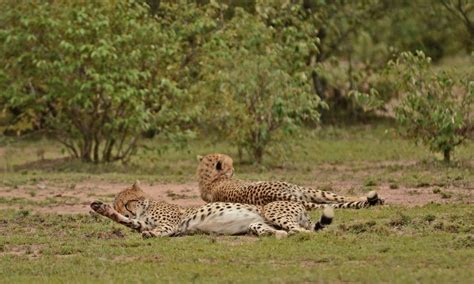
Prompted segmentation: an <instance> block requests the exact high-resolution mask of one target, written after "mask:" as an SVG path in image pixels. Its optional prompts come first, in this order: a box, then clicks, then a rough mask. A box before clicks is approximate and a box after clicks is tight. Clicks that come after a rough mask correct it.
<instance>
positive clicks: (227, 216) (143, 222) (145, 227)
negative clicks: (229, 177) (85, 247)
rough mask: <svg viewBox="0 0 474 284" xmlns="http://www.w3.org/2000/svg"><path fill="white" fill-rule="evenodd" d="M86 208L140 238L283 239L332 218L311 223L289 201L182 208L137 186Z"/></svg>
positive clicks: (330, 215)
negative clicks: (241, 236)
mask: <svg viewBox="0 0 474 284" xmlns="http://www.w3.org/2000/svg"><path fill="white" fill-rule="evenodd" d="M90 206H91V208H92V209H93V210H94V211H95V212H97V213H99V214H101V215H103V216H105V217H108V218H110V219H112V220H113V221H115V222H117V223H119V224H122V225H125V226H127V227H129V228H132V229H134V230H136V231H138V232H140V233H142V236H143V237H144V238H150V237H172V236H180V235H190V234H194V233H198V232H200V233H207V234H211V233H214V234H221V235H238V234H246V233H251V234H255V235H257V236H265V235H273V236H275V237H277V238H284V237H286V236H287V235H288V234H294V233H298V232H311V231H319V230H321V229H323V228H324V227H326V226H327V225H329V224H331V222H332V220H333V217H334V210H333V209H332V208H326V209H325V210H324V211H323V214H322V216H321V218H320V220H319V221H318V222H315V223H312V222H311V221H310V218H309V216H308V214H307V212H306V210H305V208H304V206H303V205H302V204H301V203H298V202H293V201H276V202H271V203H269V204H267V205H265V206H256V205H250V204H241V203H226V202H212V203H208V204H206V205H203V206H200V207H193V208H183V207H180V206H178V205H175V204H169V203H167V202H164V201H155V200H152V199H151V198H149V196H147V195H146V194H145V192H144V191H143V190H142V189H141V188H140V186H139V183H138V182H135V183H134V184H133V185H132V186H131V187H129V188H127V189H125V190H123V191H121V192H120V193H119V194H117V196H116V198H115V200H114V203H113V207H112V206H110V205H108V204H105V203H102V202H100V201H95V202H92V203H91V205H90Z"/></svg>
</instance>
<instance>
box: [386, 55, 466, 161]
mask: <svg viewBox="0 0 474 284" xmlns="http://www.w3.org/2000/svg"><path fill="white" fill-rule="evenodd" d="M430 61H431V60H430V58H429V57H426V56H425V55H424V54H423V53H422V52H417V53H416V54H412V53H410V52H405V53H402V54H401V55H400V57H399V58H398V59H397V60H396V61H392V62H390V63H389V67H390V70H391V71H392V72H394V73H395V74H396V75H397V76H398V78H399V79H400V81H399V87H400V91H401V92H403V93H404V96H403V97H402V98H401V101H400V104H399V105H398V107H397V108H396V118H397V120H398V122H399V123H400V124H401V126H402V134H404V135H406V136H407V137H410V138H415V139H416V140H417V141H420V142H422V143H423V144H425V145H427V146H428V147H429V148H430V150H431V151H434V152H441V153H443V156H444V161H445V162H449V161H450V160H451V153H452V152H453V150H454V149H455V147H456V146H458V145H460V144H462V143H463V142H464V141H465V140H466V139H468V138H469V137H470V135H471V134H472V131H473V130H474V124H473V122H474V121H473V113H474V111H473V107H474V104H473V102H474V82H473V81H471V82H468V81H466V80H458V79H456V78H453V77H452V76H450V75H449V74H448V73H447V72H440V73H435V72H433V71H432V70H431V69H430Z"/></svg>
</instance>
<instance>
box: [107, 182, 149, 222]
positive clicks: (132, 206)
mask: <svg viewBox="0 0 474 284" xmlns="http://www.w3.org/2000/svg"><path fill="white" fill-rule="evenodd" d="M145 197H147V195H146V193H145V192H144V191H143V190H142V189H141V188H140V182H139V181H138V180H137V181H136V182H135V183H134V184H133V185H132V186H131V187H129V188H127V189H124V190H122V191H121V192H119V193H118V194H117V195H116V196H115V200H114V209H115V210H116V211H117V212H119V213H120V214H122V215H124V216H125V217H128V218H132V217H135V215H136V207H137V203H138V201H139V200H140V199H143V198H145Z"/></svg>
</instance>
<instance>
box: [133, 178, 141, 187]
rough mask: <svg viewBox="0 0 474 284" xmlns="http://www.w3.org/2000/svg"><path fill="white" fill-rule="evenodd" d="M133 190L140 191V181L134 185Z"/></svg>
mask: <svg viewBox="0 0 474 284" xmlns="http://www.w3.org/2000/svg"><path fill="white" fill-rule="evenodd" d="M132 188H133V189H140V181H139V180H138V179H137V180H136V181H135V182H134V183H133V185H132Z"/></svg>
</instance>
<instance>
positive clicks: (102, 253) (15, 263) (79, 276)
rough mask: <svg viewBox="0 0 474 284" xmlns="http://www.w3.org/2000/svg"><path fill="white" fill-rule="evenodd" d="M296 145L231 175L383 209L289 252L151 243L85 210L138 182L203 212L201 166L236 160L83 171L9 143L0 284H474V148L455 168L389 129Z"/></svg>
mask: <svg viewBox="0 0 474 284" xmlns="http://www.w3.org/2000/svg"><path fill="white" fill-rule="evenodd" d="M147 143H149V145H154V146H156V145H161V144H165V143H166V142H165V141H161V140H154V141H149V142H147ZM287 143H288V144H292V143H295V141H291V140H289V141H288V142H287ZM298 144H299V145H295V151H294V153H293V154H291V155H290V156H289V157H288V158H286V159H283V160H281V159H280V160H279V161H277V160H276V159H273V158H268V159H267V160H266V162H265V165H264V166H255V165H252V164H250V163H238V162H237V163H236V165H235V168H236V175H237V176H238V177H239V178H244V179H252V180H263V179H266V180H277V179H278V180H286V181H290V182H294V183H299V184H302V185H310V186H315V187H318V188H322V189H326V190H332V191H335V192H338V193H342V194H351V195H364V194H365V193H367V192H368V191H369V190H377V191H378V192H379V193H380V195H381V196H382V197H383V198H385V199H386V203H387V205H385V206H383V207H376V208H370V209H364V210H344V211H342V210H339V211H336V218H335V222H334V224H333V225H332V226H331V227H329V228H327V230H324V231H323V232H321V233H317V234H311V235H303V234H301V235H295V236H291V237H289V238H288V239H283V240H276V239H274V238H272V237H267V238H261V239H257V238H255V237H251V236H205V235H197V236H186V237H179V238H163V239H148V240H143V239H142V238H141V236H140V235H139V234H136V233H134V232H132V231H130V230H129V229H127V228H125V227H122V226H120V225H117V224H114V223H112V222H111V221H109V220H107V219H105V218H102V217H100V216H97V215H95V214H90V213H89V211H90V210H89V204H90V202H91V201H93V200H97V199H100V200H103V201H107V202H110V201H111V200H112V199H113V196H114V194H115V193H116V192H118V191H119V190H121V189H123V188H125V187H126V186H128V185H130V184H131V183H132V182H133V181H134V180H136V179H139V180H140V181H141V183H142V185H143V188H144V189H145V190H146V191H147V192H148V193H149V194H151V195H152V196H153V197H155V198H157V199H164V200H167V201H170V202H174V203H177V204H182V205H198V204H202V203H203V202H202V201H201V200H200V198H199V194H198V188H197V183H196V178H195V176H194V173H195V168H196V165H197V162H196V160H195V156H196V155H197V154H206V153H209V152H225V153H228V154H230V155H232V156H233V157H235V158H236V153H235V151H234V149H233V148H231V147H230V146H229V145H225V144H211V143H209V142H203V141H202V140H199V139H198V140H196V141H192V142H191V144H190V146H189V148H187V149H184V150H181V151H177V150H173V149H171V150H169V151H166V152H164V153H163V154H161V155H157V154H153V153H151V152H143V153H139V154H138V155H137V156H136V157H134V158H133V160H132V161H131V162H130V163H129V164H128V165H119V164H112V165H103V166H89V165H84V164H81V163H76V162H72V161H68V160H67V159H65V158H64V154H63V153H61V150H60V149H61V148H60V147H59V145H57V144H54V143H53V142H51V141H47V140H39V141H38V140H36V141H33V140H23V141H6V142H4V143H3V144H2V145H1V147H0V161H1V165H0V169H1V170H2V173H1V174H0V175H1V183H0V216H1V217H0V282H31V281H40V282H84V281H88V282H92V281H96V280H99V279H101V280H105V281H107V282H112V281H114V282H115V281H118V282H129V281H158V282H210V281H212V282H226V283H228V282H251V283H254V282H262V281H264V282H272V283H273V282H277V283H278V282H282V283H283V282H284V283H288V282H356V281H357V282H401V283H406V282H409V283H413V282H436V283H443V282H444V283H446V282H450V283H453V282H464V283H472V281H473V280H474V248H473V245H474V210H473V203H474V196H473V191H474V144H473V143H470V144H467V145H465V146H463V147H460V148H459V149H457V150H456V152H455V159H456V161H455V162H454V163H452V165H449V166H447V165H444V164H443V163H441V162H438V161H437V158H440V157H436V156H433V155H432V154H430V153H429V152H428V151H427V150H426V149H425V148H424V147H422V146H416V145H414V144H413V143H412V142H410V141H406V140H403V139H401V138H399V137H398V136H397V135H395V134H394V131H393V130H392V127H391V126H390V125H385V124H383V125H378V126H357V127H351V128H325V129H324V130H322V131H313V132H308V134H307V135H305V138H304V139H303V140H302V141H298ZM319 214H320V212H317V211H314V212H312V216H313V217H314V218H317V217H318V216H319Z"/></svg>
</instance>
